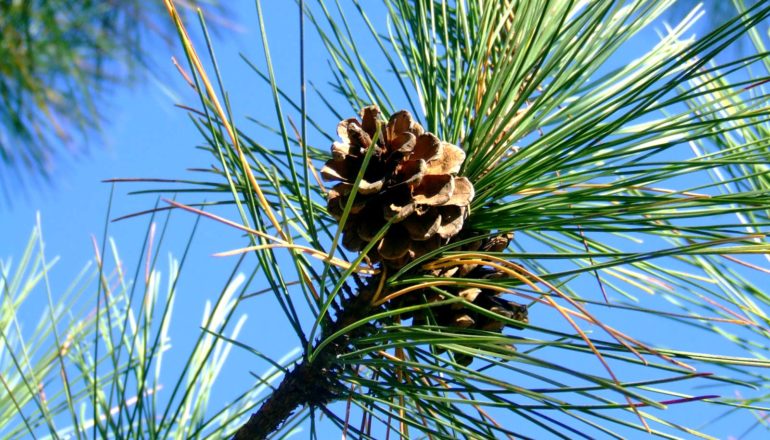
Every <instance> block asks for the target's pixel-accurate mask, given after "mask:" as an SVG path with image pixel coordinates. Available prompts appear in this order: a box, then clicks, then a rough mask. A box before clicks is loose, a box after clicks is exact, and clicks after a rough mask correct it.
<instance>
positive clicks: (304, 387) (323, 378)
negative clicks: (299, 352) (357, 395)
mask: <svg viewBox="0 0 770 440" xmlns="http://www.w3.org/2000/svg"><path fill="white" fill-rule="evenodd" d="M372 281H374V283H372ZM377 281H378V280H377V278H374V279H371V280H370V283H368V285H375V286H376V285H377ZM368 285H367V286H368ZM373 294H374V291H373V289H370V288H368V287H366V286H364V288H362V289H360V290H359V294H358V295H356V296H355V297H353V298H352V300H351V301H349V302H348V304H345V305H344V308H343V309H342V311H341V312H340V313H339V314H338V316H337V318H336V319H335V320H334V321H332V322H331V323H330V324H329V325H327V326H326V328H325V329H324V331H323V332H322V336H321V338H320V339H319V341H318V342H316V347H318V344H319V343H320V342H321V341H324V340H326V339H328V337H329V336H331V335H333V334H334V333H336V332H337V331H339V330H341V329H344V328H345V327H347V326H349V325H351V324H353V323H355V322H357V321H359V320H361V319H362V318H364V317H365V316H369V315H371V314H372V311H373V306H372V305H371V300H372V296H373ZM371 328H372V327H370V326H364V327H361V326H359V327H356V328H355V329H352V330H351V331H350V332H347V333H345V334H343V335H340V336H339V337H337V338H336V339H335V340H334V341H332V343H330V344H328V345H326V346H324V347H323V348H322V349H321V351H320V352H319V353H318V354H317V355H316V357H315V358H314V359H313V360H312V362H311V361H309V360H308V359H307V358H306V359H304V360H302V361H301V362H300V363H298V364H297V365H296V366H295V367H294V368H293V369H292V370H291V371H290V372H288V373H286V376H284V378H283V380H282V381H281V384H280V385H278V388H276V390H275V391H274V392H273V394H272V395H270V397H268V398H267V400H266V401H265V402H264V403H263V404H262V406H261V407H260V408H259V410H258V411H257V412H255V413H254V414H252V415H251V417H250V418H249V420H248V421H247V422H246V423H245V424H244V425H243V426H241V427H240V428H239V429H238V431H237V432H236V433H235V435H234V436H233V439H234V440H252V439H259V440H262V439H265V438H267V436H269V435H270V434H272V433H274V432H276V431H277V430H278V429H280V428H281V425H283V423H285V422H286V420H287V419H288V418H289V417H291V415H292V414H293V413H294V411H296V410H297V408H302V407H304V406H321V405H325V404H327V403H329V402H331V401H334V400H337V399H339V398H341V397H342V393H343V392H344V391H345V387H344V386H342V384H341V383H340V382H339V381H338V380H337V377H338V376H339V373H340V367H339V366H338V365H336V364H335V362H334V361H335V359H336V358H337V356H338V355H339V354H342V353H344V352H346V351H347V350H348V344H347V342H346V341H347V340H348V339H349V338H350V337H353V336H360V335H361V334H363V333H366V332H368V331H370V329H371Z"/></svg>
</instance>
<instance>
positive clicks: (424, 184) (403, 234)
mask: <svg viewBox="0 0 770 440" xmlns="http://www.w3.org/2000/svg"><path fill="white" fill-rule="evenodd" d="M379 116H380V110H379V109H378V108H377V107H376V106H369V107H366V108H364V109H363V110H362V111H361V120H360V121H359V120H358V119H356V118H351V119H346V120H344V121H342V122H340V124H339V125H338V126H337V134H338V135H339V137H340V139H341V140H342V142H335V143H334V144H333V145H332V159H330V160H328V161H327V162H326V164H325V166H324V167H323V169H322V170H321V175H322V176H323V178H324V179H325V180H328V181H339V182H340V183H337V184H336V185H335V186H334V187H333V188H331V190H330V191H329V193H328V196H327V209H328V211H329V213H330V214H331V215H332V216H334V217H335V218H336V219H338V220H339V219H340V218H341V216H342V213H343V210H344V207H345V205H346V203H347V201H348V198H349V196H350V194H351V191H352V190H353V184H354V183H355V181H356V178H357V176H358V174H359V172H360V170H361V168H362V166H363V161H364V156H365V155H366V153H367V151H368V150H369V149H370V148H373V149H374V151H372V153H371V158H370V160H369V163H368V165H367V167H366V169H365V170H364V171H363V177H362V179H361V181H360V183H359V185H358V191H357V194H356V196H355V199H354V200H353V203H352V208H351V210H350V213H349V215H348V218H347V221H346V223H345V225H344V229H343V238H342V244H343V245H344V246H345V247H346V248H347V249H348V250H351V251H360V250H362V249H363V248H364V247H365V246H366V245H367V243H369V242H370V241H372V240H373V239H374V236H375V235H376V234H377V232H378V231H379V230H380V229H381V228H382V227H383V226H384V225H385V224H386V223H387V222H388V221H389V220H391V219H392V220H393V224H392V225H391V226H390V228H389V229H388V232H387V233H386V234H385V236H384V237H382V238H381V239H380V240H379V241H378V243H377V244H376V245H375V246H374V248H372V250H371V251H370V252H369V254H368V256H369V258H370V259H371V260H373V261H384V262H385V263H386V264H388V266H390V267H395V268H399V267H402V266H403V265H404V264H406V263H408V262H409V261H410V260H412V259H414V258H416V257H418V256H421V255H424V254H425V253H427V252H430V251H432V250H435V249H437V248H438V247H439V246H441V245H442V244H446V243H447V242H448V240H449V239H450V238H452V237H454V236H455V235H456V234H458V233H459V232H460V231H461V230H462V227H463V222H464V221H465V218H466V217H467V216H468V209H469V204H470V202H471V200H473V195H474V191H473V185H472V184H471V182H470V181H469V180H468V179H467V178H465V177H457V176H456V175H457V173H458V172H459V171H460V167H461V165H462V163H463V161H464V160H465V152H463V150H462V149H460V148H459V147H457V146H455V145H452V144H450V143H448V142H443V141H441V140H440V139H439V138H437V137H436V136H435V135H434V134H432V133H429V132H426V131H425V130H423V128H422V127H421V126H420V125H419V124H418V123H416V122H415V121H413V120H412V116H411V115H410V114H409V112H407V111H405V110H402V111H400V112H397V113H395V114H394V115H393V116H391V117H390V119H389V120H388V121H387V123H386V122H385V121H383V120H381V119H380V118H379ZM378 129H379V131H380V134H379V137H378V138H377V142H376V143H375V142H372V140H373V138H374V137H375V133H376V132H377V130H378Z"/></svg>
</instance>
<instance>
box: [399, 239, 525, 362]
mask: <svg viewBox="0 0 770 440" xmlns="http://www.w3.org/2000/svg"><path fill="white" fill-rule="evenodd" d="M464 238H468V237H467V236H466V237H462V236H460V237H457V239H464ZM512 238H513V234H512V233H506V234H501V235H497V236H492V237H487V238H483V239H479V240H476V241H472V242H470V243H468V244H465V245H464V246H462V248H461V249H462V250H466V251H484V252H501V251H503V250H504V249H505V248H507V247H508V244H509V243H510V240H511V239H512ZM433 275H435V276H437V277H442V278H448V277H461V278H467V279H495V278H503V277H506V274H505V273H503V272H499V271H496V270H493V269H490V268H488V267H485V266H480V265H477V264H463V265H457V266H452V267H449V268H444V269H441V270H436V271H434V272H433ZM448 290H449V292H450V293H452V294H453V295H456V296H459V297H461V298H463V299H464V300H465V302H464V303H453V304H450V305H442V306H434V307H430V308H429V309H420V310H418V311H415V312H412V313H409V314H404V315H402V316H401V318H402V319H410V318H411V319H412V325H424V324H428V323H435V324H437V325H441V326H445V327H455V328H460V329H473V330H484V331H490V332H498V333H500V332H502V331H503V328H505V327H506V326H508V327H512V328H516V329H521V327H520V326H516V325H514V324H511V323H508V322H506V321H502V320H500V319H495V318H493V317H490V316H487V315H485V314H483V313H480V312H478V311H476V310H474V309H471V308H470V307H467V303H472V304H473V305H475V306H478V307H481V308H483V309H485V310H488V311H490V312H494V313H496V314H498V315H500V316H502V317H505V318H508V319H513V320H516V321H521V322H525V323H526V322H529V316H528V309H527V307H526V306H524V305H521V304H518V303H515V302H510V301H506V300H504V299H502V298H500V294H499V292H497V291H495V290H491V289H479V288H459V289H457V288H454V289H453V288H452V287H449V288H448ZM447 298H448V297H447V296H446V295H444V294H441V293H439V292H437V291H435V290H432V289H423V290H419V291H416V292H413V293H410V294H409V295H404V296H401V297H399V298H396V299H394V300H393V301H391V302H390V303H388V308H390V309H391V310H394V309H399V308H403V307H408V306H413V305H418V304H425V303H427V304H431V303H435V302H438V301H442V300H445V299H447ZM472 360H473V358H472V357H470V356H466V355H462V354H460V353H455V361H457V362H458V363H460V364H462V365H468V364H470V362H471V361H472Z"/></svg>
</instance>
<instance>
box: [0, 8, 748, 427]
mask: <svg viewBox="0 0 770 440" xmlns="http://www.w3.org/2000/svg"><path fill="white" fill-rule="evenodd" d="M233 3H234V4H235V5H236V6H235V7H236V12H237V13H236V21H237V22H239V29H240V31H238V32H231V31H228V30H223V31H222V32H221V35H222V38H215V48H216V50H217V55H218V60H219V65H220V67H221V69H222V72H223V76H224V80H225V84H226V87H227V88H228V89H229V91H230V92H231V93H232V95H231V99H232V101H233V104H234V111H235V114H236V115H237V116H236V120H238V121H239V124H240V125H239V127H240V128H241V129H243V130H245V131H246V132H248V133H250V134H252V135H253V136H254V137H256V138H257V139H260V136H265V135H266V132H265V131H264V130H263V129H261V128H259V127H257V126H256V125H255V124H253V123H251V122H248V121H246V119H245V116H252V117H255V118H258V119H262V120H265V121H267V122H273V121H274V120H275V118H274V116H273V104H272V99H271V97H270V95H269V89H268V88H267V87H266V85H265V84H264V82H262V80H261V79H259V78H258V77H257V76H256V75H255V74H254V73H253V72H252V71H251V70H250V69H249V68H248V67H247V66H246V64H245V63H244V62H243V61H242V60H241V59H240V57H239V52H243V53H244V54H245V55H246V57H247V58H249V59H250V60H253V61H255V62H256V63H258V64H260V65H261V64H262V61H261V60H262V59H263V54H262V47H261V43H260V36H259V34H258V27H257V22H256V20H257V18H256V11H255V8H254V4H253V2H250V1H248V2H247V1H241V2H233ZM264 3H265V5H264V6H265V9H266V10H265V13H266V16H267V17H268V20H267V27H268V32H269V34H268V35H269V36H270V38H271V39H270V45H271V50H272V53H273V56H274V63H275V68H276V70H277V72H278V75H279V79H280V81H281V83H282V84H284V85H286V86H287V87H289V90H293V91H296V90H298V87H295V86H294V85H296V84H298V70H297V69H298V68H297V56H298V35H297V31H296V29H297V16H296V9H295V7H294V5H293V3H294V2H289V1H285V2H284V1H265V2H264ZM189 26H190V27H191V28H195V26H194V23H190V24H189ZM308 32H309V35H310V36H311V38H310V39H309V40H310V41H309V42H308V45H309V47H308V48H309V50H308V66H309V68H308V75H309V79H310V80H312V81H313V82H315V83H316V84H317V85H319V86H323V85H324V84H325V82H326V81H328V80H329V78H330V75H329V70H328V67H327V65H326V63H325V62H323V61H321V60H323V59H324V56H323V53H322V52H323V51H322V50H321V49H320V45H319V44H318V42H317V41H315V39H314V38H313V37H314V34H313V33H312V30H310V29H308ZM645 38H647V39H648V40H647V42H646V43H645V42H643V41H640V39H637V40H636V44H640V45H642V44H643V45H644V48H647V47H650V46H651V45H652V41H654V40H652V39H653V38H655V37H654V34H652V33H651V32H650V33H648V34H646V36H645ZM154 47H155V48H154V57H153V58H154V60H153V61H154V65H155V66H156V68H157V72H156V75H155V78H156V79H151V80H147V81H143V83H142V84H139V85H137V86H136V87H134V88H133V89H131V90H125V89H121V90H117V91H116V92H115V94H114V96H113V97H112V98H110V99H109V105H108V107H107V108H108V119H109V120H108V122H107V125H106V126H105V135H104V140H105V141H106V142H105V145H97V144H96V143H94V145H92V146H91V151H90V154H88V156H87V157H84V158H81V159H80V160H78V161H76V162H72V163H66V164H63V165H62V166H60V167H59V168H58V169H57V171H56V174H55V179H54V184H53V186H52V187H51V188H50V189H48V190H45V191H43V192H35V193H33V194H32V195H31V196H30V197H29V198H28V199H27V200H23V201H21V202H20V203H17V204H16V205H15V206H14V207H13V209H12V211H11V212H3V213H0V216H1V217H0V227H2V230H3V231H4V238H3V240H2V241H1V242H0V258H6V257H9V256H18V255H19V254H20V253H21V251H22V249H23V246H24V245H25V244H26V242H27V239H28V236H29V233H30V231H31V229H32V227H33V225H34V223H35V216H36V212H38V211H39V212H40V214H41V216H42V224H43V233H44V236H45V242H46V248H47V255H48V256H49V257H51V256H55V255H58V256H60V257H61V258H62V259H61V261H60V262H59V263H58V264H57V266H56V268H55V270H54V271H53V272H52V274H51V275H52V282H53V285H54V286H61V287H62V288H63V287H64V286H66V285H67V284H68V282H69V281H70V279H71V278H72V277H73V275H74V274H75V273H77V271H78V270H79V269H80V268H81V267H82V266H83V265H84V264H85V262H86V261H87V260H89V259H90V258H92V257H93V247H92V244H91V238H90V237H91V236H92V235H94V236H96V237H97V239H98V240H101V235H102V233H103V227H104V221H105V216H106V209H107V201H108V197H109V192H110V185H109V184H105V183H101V181H102V180H104V179H108V178H113V177H160V178H189V177H194V176H193V175H192V174H191V173H190V172H188V171H186V169H187V168H192V167H206V166H208V165H209V164H210V163H212V159H211V158H210V157H209V155H208V154H207V153H205V152H201V151H199V150H196V149H195V148H194V147H195V146H196V145H199V144H200V143H201V137H200V136H199V134H198V132H197V131H196V129H195V128H194V126H193V125H192V124H191V122H190V120H189V117H188V115H187V114H186V112H184V111H182V110H180V109H177V108H175V107H174V104H175V103H183V104H189V105H192V106H194V107H197V103H198V102H197V98H196V96H195V95H194V94H193V93H192V91H191V90H189V89H188V88H187V87H186V86H185V83H184V82H183V81H182V80H181V79H180V78H179V76H178V75H177V72H176V70H175V68H174V67H173V65H172V64H171V62H170V57H171V55H175V56H176V57H177V58H178V59H180V60H183V55H182V52H181V51H180V49H179V47H175V48H173V49H172V50H170V49H168V48H166V47H164V46H162V45H155V46H154ZM636 49H639V48H638V47H635V46H630V47H629V51H628V52H627V53H628V54H633V53H640V52H637V50H636ZM169 91H170V92H171V93H173V94H174V95H175V97H172V96H170V94H169V93H168V92H169ZM295 96H296V94H295ZM316 104H317V102H316ZM341 107H342V108H347V105H346V104H343V105H342V106H341ZM320 113H322V114H326V113H328V112H325V111H324V112H320ZM321 122H322V123H323V124H325V126H327V127H329V131H332V130H333V129H334V127H335V124H336V121H335V120H334V119H333V118H331V117H327V118H326V119H323V118H322V119H321ZM310 142H311V143H312V142H317V143H318V144H319V146H320V147H323V148H325V147H326V145H325V141H323V140H322V139H321V138H320V137H316V138H315V139H313V138H311V139H310ZM159 186H160V187H162V185H157V184H154V185H150V186H146V185H145V186H139V185H132V184H120V185H118V186H117V187H116V193H115V200H114V206H113V214H112V217H116V216H119V215H123V214H128V213H132V212H136V211H141V210H144V209H149V208H151V207H152V205H153V204H154V202H155V197H156V196H154V195H128V194H127V193H128V192H129V191H131V190H136V189H141V188H157V187H159ZM195 197H196V198H195V199H192V198H185V196H184V195H182V196H180V199H181V200H182V201H184V200H190V201H193V200H197V197H199V196H195ZM220 213H226V211H220ZM231 214H232V213H231ZM230 217H231V218H233V219H235V218H237V217H235V216H234V215H231V216H230ZM192 220H193V218H192V216H191V215H189V214H183V213H178V214H175V220H174V221H173V223H172V232H173V233H172V237H171V240H170V241H169V242H168V243H167V249H168V250H169V251H170V252H172V253H173V254H174V255H176V256H179V255H180V254H181V252H182V250H183V246H184V240H185V239H186V238H187V236H188V233H189V229H190V227H191V224H192V223H191V222H192ZM145 228H146V219H145V218H139V219H131V220H127V221H123V222H118V223H114V224H112V225H110V235H111V236H113V237H114V238H115V239H116V241H117V244H118V248H119V249H120V250H121V252H122V254H123V257H124V260H125V261H126V262H127V264H128V265H129V266H131V267H132V264H133V262H135V261H136V257H137V255H136V253H137V252H138V251H139V246H140V244H141V240H142V239H143V236H144V231H145ZM241 245H243V241H242V239H241V237H239V236H238V235H237V234H236V233H235V232H234V231H233V230H231V229H229V228H225V227H222V226H220V225H217V224H213V223H211V222H204V224H203V225H202V229H201V231H200V233H199V235H198V237H197V239H196V241H195V244H194V246H193V248H192V252H193V254H192V256H191V260H190V261H189V262H188V265H187V267H186V269H185V271H186V272H185V274H183V277H182V279H181V282H180V285H179V286H178V289H179V295H180V299H183V300H182V301H178V303H177V309H176V310H175V312H176V318H175V321H174V329H173V331H172V333H171V335H172V338H174V344H175V347H174V349H179V350H184V348H185V343H186V342H188V343H189V341H188V340H186V339H185V335H189V334H190V332H195V331H197V329H198V325H199V322H200V317H201V314H202V307H203V304H204V302H205V301H206V300H213V299H215V297H216V295H217V294H218V292H219V290H220V289H221V288H222V286H223V283H224V281H225V279H226V276H227V274H228V272H229V270H230V269H231V268H232V264H233V259H226V258H225V259H222V258H215V257H212V256H211V254H212V253H214V252H219V251H223V250H229V249H233V248H236V247H239V246H241ZM159 268H160V269H161V270H164V271H166V264H165V262H162V263H161V264H160V265H159ZM273 307H274V306H273V305H272V298H270V297H264V298H259V299H257V300H254V301H253V306H251V305H247V306H246V307H245V308H244V311H245V312H246V313H248V314H249V315H250V319H249V321H248V323H247V326H246V330H245V331H244V333H243V337H242V339H243V341H244V342H246V343H248V344H250V345H253V346H255V347H258V348H260V349H264V350H265V351H266V352H267V353H269V354H272V355H274V356H276V357H280V355H281V354H283V353H286V352H288V351H289V350H291V349H292V348H294V347H295V346H296V341H295V340H294V339H293V338H291V337H290V336H291V335H290V333H289V332H288V331H286V328H285V323H284V322H283V321H284V320H283V318H282V315H281V314H280V313H279V312H276V311H275V309H274V308H273ZM36 317H37V314H35V313H30V319H36ZM639 325H640V328H643V327H644V325H643V323H639ZM646 331H649V332H651V331H652V330H649V329H646ZM661 331H663V332H665V329H662V330H661ZM648 334H649V333H648ZM281 335H287V337H282V336H281ZM673 338H674V340H672V345H677V342H678V341H676V340H675V338H676V335H673ZM648 340H655V338H654V336H653V335H650V337H649V338H648ZM725 348H726V349H728V348H729V347H727V346H726V347H725ZM698 349H701V350H706V349H708V347H698ZM236 352H237V350H236ZM233 359H234V361H235V362H234V365H236V367H234V368H231V369H230V370H229V371H230V372H231V374H228V375H227V376H226V377H225V379H224V382H223V383H221V386H222V389H224V390H226V391H222V392H221V394H217V395H218V396H220V397H222V398H223V399H226V398H227V396H231V395H233V393H237V392H240V391H241V389H242V388H243V387H244V386H245V384H250V383H253V381H252V379H251V376H250V375H249V371H250V370H251V371H254V372H257V373H259V372H261V371H262V370H264V369H265V368H266V364H265V363H264V362H258V361H257V360H256V359H255V358H253V357H251V356H250V355H247V354H244V353H236V354H235V355H234V358H233ZM167 362H168V360H167ZM587 368H589V367H587ZM590 368H593V367H590ZM217 406H218V405H217V404H216V402H212V407H217ZM674 411H683V414H686V412H687V411H688V409H687V408H686V407H682V408H676V409H674ZM686 418H687V419H690V420H691V422H692V424H693V425H694V426H695V427H697V425H698V423H699V422H703V421H705V420H706V419H707V416H706V415H704V414H703V413H697V414H695V413H693V414H690V415H689V416H688V417H686ZM741 420H742V422H740V423H736V424H734V425H733V426H732V427H731V426H730V423H725V424H722V425H721V426H720V428H719V430H718V431H717V432H716V434H718V435H723V436H727V435H728V434H737V433H740V432H741V431H742V430H743V428H744V427H745V426H747V425H746V423H749V422H750V419H747V418H742V419H741ZM299 438H304V435H300V436H299ZM755 438H761V437H755Z"/></svg>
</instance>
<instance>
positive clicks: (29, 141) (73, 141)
mask: <svg viewBox="0 0 770 440" xmlns="http://www.w3.org/2000/svg"><path fill="white" fill-rule="evenodd" d="M185 4H186V5H187V6H189V7H190V8H194V7H198V6H206V9H207V11H209V12H210V13H211V14H212V15H215V14H218V15H219V16H220V17H221V18H224V16H225V14H226V8H224V7H223V6H222V4H218V3H217V2H211V1H199V0H193V1H189V2H185ZM173 32H174V31H173V27H171V26H169V21H168V19H167V18H166V17H165V11H164V8H163V5H162V4H161V3H159V2H141V1H135V0H132V1H126V0H109V1H90V0H84V1H76V2H72V1H61V0H8V1H3V2H2V3H0V187H2V193H3V194H2V196H3V198H5V199H7V200H5V201H13V199H14V197H13V192H14V191H16V190H19V189H22V188H24V187H25V185H23V184H22V183H26V184H27V185H26V186H29V185H31V184H33V183H41V182H44V181H46V180H48V179H49V178H50V176H51V173H52V172H53V170H54V168H55V167H56V164H57V162H61V161H62V160H65V161H66V159H67V158H68V156H72V155H74V154H77V153H83V152H84V151H86V146H87V145H88V144H89V143H93V139H92V138H94V137H98V136H99V130H100V127H101V126H102V123H103V122H104V119H105V117H106V115H108V114H109V113H110V112H112V111H113V110H114V109H111V108H110V103H109V98H110V97H112V96H113V94H112V93H113V89H115V88H116V87H121V86H127V85H130V84H133V83H134V81H135V79H136V77H137V76H144V75H146V74H147V72H143V71H142V69H144V68H151V67H152V66H149V65H148V54H147V49H148V48H147V43H148V40H149V41H153V40H156V39H157V40H165V41H167V42H172V41H173V35H174V33H173ZM169 47H171V46H169ZM140 68H141V69H140ZM89 139H90V140H91V141H90V142H89Z"/></svg>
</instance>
